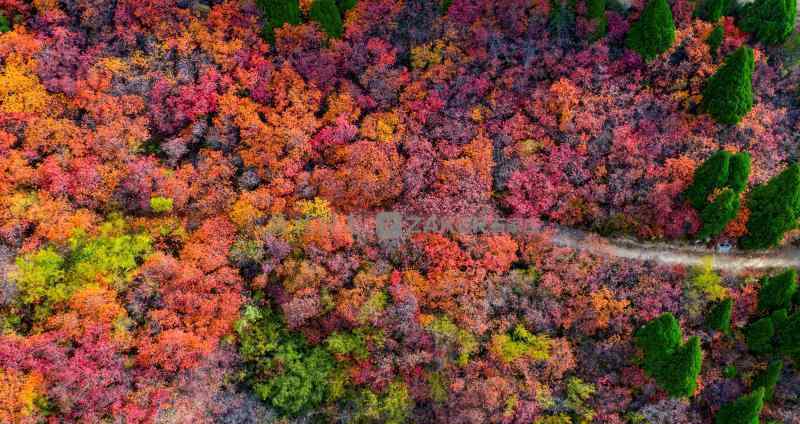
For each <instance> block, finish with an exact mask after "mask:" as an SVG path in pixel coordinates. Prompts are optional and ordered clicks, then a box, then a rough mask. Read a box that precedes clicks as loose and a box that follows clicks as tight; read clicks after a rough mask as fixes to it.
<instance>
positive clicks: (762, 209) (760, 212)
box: [742, 164, 800, 249]
mask: <svg viewBox="0 0 800 424" xmlns="http://www.w3.org/2000/svg"><path fill="white" fill-rule="evenodd" d="M747 207H748V208H749V209H750V219H749V220H748V221H747V232H748V234H747V235H746V236H745V237H744V238H743V239H742V247H744V248H746V249H765V248H768V247H772V246H775V245H777V244H778V243H779V242H780V241H781V240H782V239H783V235H784V233H786V231H789V230H791V229H793V228H795V227H796V225H797V216H798V211H800V166H798V165H797V164H793V165H790V166H789V167H788V168H786V169H785V170H784V171H783V172H781V173H780V174H778V175H777V176H775V177H773V178H772V179H770V180H769V181H768V182H767V183H766V184H761V185H759V186H757V187H755V188H754V189H753V190H752V191H751V192H750V196H749V199H748V202H747Z"/></svg>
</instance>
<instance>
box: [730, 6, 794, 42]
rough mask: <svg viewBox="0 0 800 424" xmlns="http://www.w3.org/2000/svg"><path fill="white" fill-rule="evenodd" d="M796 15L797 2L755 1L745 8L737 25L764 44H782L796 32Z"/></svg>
mask: <svg viewBox="0 0 800 424" xmlns="http://www.w3.org/2000/svg"><path fill="white" fill-rule="evenodd" d="M796 15H797V2H796V1H795V0H755V1H754V2H752V3H749V4H747V5H745V6H744V8H743V9H742V12H741V14H740V16H739V20H738V21H737V22H736V23H737V24H738V26H739V28H741V29H742V31H745V32H751V33H755V36H756V38H757V39H758V41H761V42H762V43H765V44H780V43H783V42H784V41H786V39H787V38H789V35H791V34H792V31H794V20H795V16H796Z"/></svg>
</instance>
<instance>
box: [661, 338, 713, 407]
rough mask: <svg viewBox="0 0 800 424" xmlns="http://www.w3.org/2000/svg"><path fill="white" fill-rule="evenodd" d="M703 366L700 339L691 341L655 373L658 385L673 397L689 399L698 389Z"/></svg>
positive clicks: (691, 339)
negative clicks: (698, 379)
mask: <svg viewBox="0 0 800 424" xmlns="http://www.w3.org/2000/svg"><path fill="white" fill-rule="evenodd" d="M702 365H703V351H702V350H701V349H700V338H699V337H697V336H693V337H690V338H689V340H688V341H687V342H686V343H685V344H684V345H683V346H681V347H680V348H678V349H677V350H676V351H675V353H674V354H672V355H671V356H670V358H669V359H668V361H667V362H666V363H665V364H664V365H662V366H661V368H660V369H659V370H658V371H657V372H656V373H655V375H654V377H655V379H656V383H658V385H659V386H661V388H663V389H664V391H666V392H667V393H669V394H670V396H673V397H689V396H691V395H692V393H694V391H695V389H697V376H698V375H700V369H701V368H702Z"/></svg>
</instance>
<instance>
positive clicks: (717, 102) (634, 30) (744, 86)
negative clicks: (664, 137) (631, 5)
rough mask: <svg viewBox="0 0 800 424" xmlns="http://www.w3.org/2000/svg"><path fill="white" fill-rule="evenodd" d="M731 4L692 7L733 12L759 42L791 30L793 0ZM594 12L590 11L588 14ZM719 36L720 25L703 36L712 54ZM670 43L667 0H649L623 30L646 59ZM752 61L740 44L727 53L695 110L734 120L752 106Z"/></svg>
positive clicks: (705, 13) (707, 12) (706, 13)
mask: <svg viewBox="0 0 800 424" xmlns="http://www.w3.org/2000/svg"><path fill="white" fill-rule="evenodd" d="M600 2H601V0H591V1H588V2H587V6H588V7H589V11H590V12H596V11H599V10H600V8H599V7H595V5H594V3H600ZM603 3H604V2H603ZM735 4H736V2H733V1H731V0H705V1H700V2H698V3H697V6H696V8H695V16H698V17H700V18H701V19H704V20H706V21H709V22H717V21H718V20H719V19H720V18H721V17H722V16H723V15H725V14H732V13H734V12H737V15H738V17H737V23H738V25H739V27H740V28H741V29H742V30H743V31H745V32H750V33H753V34H754V36H755V38H756V39H757V40H758V41H761V42H763V43H765V44H778V43H782V42H784V41H786V39H787V38H788V37H789V35H790V34H791V33H792V32H793V31H794V25H795V17H796V15H797V3H796V2H795V1H794V0H756V1H754V2H752V3H749V4H747V5H745V6H743V7H741V8H740V10H738V11H735V10H734V9H735V8H736V6H735ZM597 16H599V15H597ZM594 17H595V15H592V14H591V13H590V18H594ZM603 28H604V27H603ZM723 37H724V30H723V29H722V26H717V28H716V29H715V30H714V31H713V32H712V34H711V36H710V37H709V38H708V40H707V41H708V44H709V46H710V47H711V50H712V53H714V54H716V51H717V49H718V48H719V46H720V45H722V41H723ZM674 42H675V21H674V19H673V16H672V10H671V9H670V6H669V3H668V2H667V0H650V1H648V2H647V4H646V6H645V8H644V10H643V11H642V14H641V16H640V17H639V19H638V20H637V21H636V22H635V23H634V24H633V25H632V26H631V29H630V31H628V34H627V36H626V40H625V45H626V47H628V48H629V49H631V50H634V51H636V52H637V53H639V55H640V56H642V58H643V59H645V60H646V61H650V60H653V59H654V58H656V57H657V56H658V55H660V54H662V53H664V52H665V51H667V50H668V49H669V48H670V47H672V45H673V43H674ZM754 66H755V65H754V62H753V51H752V49H750V48H749V47H747V46H742V47H740V48H739V49H738V50H736V51H735V52H734V53H732V54H731V55H729V56H728V57H727V58H726V59H725V63H724V64H723V65H722V66H721V67H720V68H719V70H717V72H716V73H715V74H714V75H713V76H712V77H711V78H710V79H709V80H708V82H707V84H706V87H705V88H704V90H703V102H702V104H701V105H700V108H701V110H703V111H705V112H707V113H708V114H710V115H711V116H712V117H713V118H714V119H715V120H716V121H717V122H720V123H723V124H736V123H738V122H739V121H740V120H741V119H742V117H744V116H745V115H746V114H747V112H749V111H750V109H751V108H752V107H753V89H752V74H753V68H754Z"/></svg>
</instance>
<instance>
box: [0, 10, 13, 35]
mask: <svg viewBox="0 0 800 424" xmlns="http://www.w3.org/2000/svg"><path fill="white" fill-rule="evenodd" d="M8 31H11V22H10V21H9V20H8V18H7V17H6V15H5V14H4V13H3V12H0V33H4V32H8Z"/></svg>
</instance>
